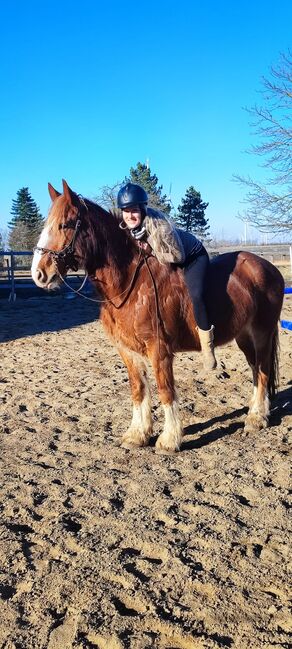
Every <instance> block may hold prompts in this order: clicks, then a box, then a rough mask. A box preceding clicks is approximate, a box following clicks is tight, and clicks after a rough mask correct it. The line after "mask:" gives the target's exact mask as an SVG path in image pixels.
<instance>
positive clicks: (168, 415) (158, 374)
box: [148, 342, 182, 453]
mask: <svg viewBox="0 0 292 649" xmlns="http://www.w3.org/2000/svg"><path fill="white" fill-rule="evenodd" d="M148 356H149V358H150V360H151V363H152V367H153V370H154V373H155V378H156V383H157V387H158V392H159V397H160V401H161V403H162V405H163V409H164V416H165V420H164V428H163V432H162V433H161V435H159V437H158V439H157V442H156V445H155V446H156V449H157V450H158V452H162V453H163V452H166V453H172V452H174V451H179V449H180V445H181V440H182V426H181V422H180V417H179V411H178V402H177V398H176V391H175V387H174V377H173V354H172V353H171V352H170V351H169V350H168V349H167V347H166V346H165V345H164V344H163V343H162V342H160V349H158V346H157V345H155V347H154V348H153V349H151V350H148Z"/></svg>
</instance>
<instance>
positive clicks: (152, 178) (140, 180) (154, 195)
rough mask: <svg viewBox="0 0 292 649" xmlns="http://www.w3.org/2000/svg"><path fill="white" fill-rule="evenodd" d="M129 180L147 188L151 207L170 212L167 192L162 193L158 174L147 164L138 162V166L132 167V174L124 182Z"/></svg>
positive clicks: (166, 212)
mask: <svg viewBox="0 0 292 649" xmlns="http://www.w3.org/2000/svg"><path fill="white" fill-rule="evenodd" d="M127 182H131V183H136V184H137V185H141V187H143V189H145V191H146V192H147V194H148V199H149V201H148V204H149V206H150V207H154V208H157V209H159V210H161V211H162V212H164V213H165V214H169V213H170V211H171V205H170V204H169V201H168V200H167V196H166V194H163V193H162V190H163V185H159V184H158V178H157V176H156V174H151V170H150V168H149V167H148V166H147V165H146V164H143V163H142V162H138V163H137V165H136V167H131V169H130V176H129V177H128V178H125V180H124V183H127Z"/></svg>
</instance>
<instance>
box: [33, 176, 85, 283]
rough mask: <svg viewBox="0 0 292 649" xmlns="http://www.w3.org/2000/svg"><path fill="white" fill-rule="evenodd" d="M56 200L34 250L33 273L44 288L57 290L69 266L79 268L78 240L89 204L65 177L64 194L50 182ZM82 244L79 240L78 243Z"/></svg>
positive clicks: (50, 192) (52, 196)
mask: <svg viewBox="0 0 292 649" xmlns="http://www.w3.org/2000/svg"><path fill="white" fill-rule="evenodd" d="M48 188H49V194H50V197H51V199H52V201H53V205H52V207H51V209H50V212H49V215H48V218H47V221H46V223H45V226H44V229H43V231H42V233H41V236H40V239H39V241H38V244H37V246H36V248H35V251H34V256H33V261H32V267H31V274H32V278H33V280H34V282H35V283H36V284H37V286H39V287H40V288H46V289H54V288H58V287H59V285H60V283H61V277H60V276H62V277H63V276H64V275H66V273H67V271H68V270H69V269H72V270H77V268H78V267H79V266H80V260H79V259H78V256H77V255H76V240H77V239H78V234H79V230H80V229H81V226H82V219H81V214H82V211H84V210H85V211H86V209H87V208H86V205H85V203H84V201H83V200H82V199H80V198H79V197H78V195H77V194H75V193H74V192H73V191H72V190H71V189H70V187H69V186H68V185H67V183H66V181H65V180H63V194H60V192H57V190H56V189H54V187H52V185H51V184H50V183H49V185H48ZM77 243H78V242H77Z"/></svg>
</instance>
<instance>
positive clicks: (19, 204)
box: [8, 187, 44, 250]
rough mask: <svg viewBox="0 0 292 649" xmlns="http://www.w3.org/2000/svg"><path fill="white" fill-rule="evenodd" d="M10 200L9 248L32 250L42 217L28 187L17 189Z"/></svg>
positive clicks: (40, 227)
mask: <svg viewBox="0 0 292 649" xmlns="http://www.w3.org/2000/svg"><path fill="white" fill-rule="evenodd" d="M16 196H17V197H16V199H13V201H12V208H11V214H12V219H11V221H10V223H8V227H9V230H10V233H9V247H10V248H11V250H13V249H14V250H15V249H17V248H18V249H19V250H32V249H33V247H34V245H35V244H36V241H37V239H38V236H39V234H40V232H41V230H42V227H43V222H44V220H43V217H42V215H41V213H40V210H39V208H38V206H37V204H36V202H35V201H34V200H33V198H32V197H31V195H30V193H29V190H28V187H22V189H19V190H18V192H17V195H16Z"/></svg>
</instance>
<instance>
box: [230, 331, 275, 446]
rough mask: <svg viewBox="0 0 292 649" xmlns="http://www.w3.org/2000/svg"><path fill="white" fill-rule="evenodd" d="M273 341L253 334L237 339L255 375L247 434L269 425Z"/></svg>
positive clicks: (246, 422) (246, 426)
mask: <svg viewBox="0 0 292 649" xmlns="http://www.w3.org/2000/svg"><path fill="white" fill-rule="evenodd" d="M271 341H272V338H271V337H269V339H268V340H267V338H266V336H265V337H264V338H263V335H262V334H260V335H257V334H256V332H255V331H253V333H252V334H251V333H248V334H246V333H245V334H242V335H241V336H240V337H239V338H237V339H236V342H237V344H238V346H239V347H240V349H241V350H242V351H243V353H244V354H245V357H246V359H247V362H248V364H249V365H250V367H251V369H252V373H253V396H252V398H251V401H250V404H249V411H248V414H247V417H246V420H245V426H244V430H245V432H247V433H250V432H254V431H257V430H261V429H262V428H266V427H267V425H268V418H269V412H270V403H269V397H268V383H269V376H270V369H271Z"/></svg>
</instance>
